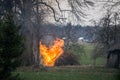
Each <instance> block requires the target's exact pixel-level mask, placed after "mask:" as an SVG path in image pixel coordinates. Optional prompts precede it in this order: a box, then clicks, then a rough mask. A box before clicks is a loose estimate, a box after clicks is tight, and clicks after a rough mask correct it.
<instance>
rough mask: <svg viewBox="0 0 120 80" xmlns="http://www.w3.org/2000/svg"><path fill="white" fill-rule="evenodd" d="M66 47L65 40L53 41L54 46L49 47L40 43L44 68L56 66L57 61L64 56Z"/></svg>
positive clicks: (57, 39)
mask: <svg viewBox="0 0 120 80" xmlns="http://www.w3.org/2000/svg"><path fill="white" fill-rule="evenodd" d="M63 46H64V40H62V39H59V38H56V39H55V40H54V41H53V45H51V46H50V47H47V46H46V45H44V44H42V42H40V55H41V58H42V59H41V64H42V65H44V66H50V67H52V66H54V65H55V62H56V60H57V59H58V58H59V57H60V56H61V55H62V54H63V52H64V51H63V49H62V47H63Z"/></svg>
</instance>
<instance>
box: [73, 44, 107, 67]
mask: <svg viewBox="0 0 120 80" xmlns="http://www.w3.org/2000/svg"><path fill="white" fill-rule="evenodd" d="M82 45H83V46H84V53H83V54H82V55H78V56H77V57H78V60H79V62H80V64H81V65H93V64H94V62H95V61H94V59H93V58H92V55H93V50H94V48H95V46H94V44H92V43H84V44H82ZM74 51H75V52H80V49H78V51H76V50H74ZM105 64H106V59H105V57H99V58H97V59H96V63H95V65H105Z"/></svg>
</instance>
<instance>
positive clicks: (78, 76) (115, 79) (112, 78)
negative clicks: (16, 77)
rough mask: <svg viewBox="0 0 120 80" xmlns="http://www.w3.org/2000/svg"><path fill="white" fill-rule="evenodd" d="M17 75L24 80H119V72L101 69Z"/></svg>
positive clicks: (26, 72)
mask: <svg viewBox="0 0 120 80" xmlns="http://www.w3.org/2000/svg"><path fill="white" fill-rule="evenodd" d="M19 73H20V77H21V78H23V79H24V80H120V77H119V76H120V74H119V70H117V69H106V68H101V67H96V68H95V67H78V66H76V67H74V66H73V67H54V68H49V69H48V70H47V71H37V72H36V71H25V72H22V71H19Z"/></svg>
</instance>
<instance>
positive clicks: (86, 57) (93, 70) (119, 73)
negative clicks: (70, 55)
mask: <svg viewBox="0 0 120 80" xmlns="http://www.w3.org/2000/svg"><path fill="white" fill-rule="evenodd" d="M93 49H94V45H91V44H86V45H85V46H84V50H85V53H84V54H83V55H82V56H78V57H81V58H80V59H79V62H80V64H81V65H76V66H59V67H52V68H42V69H40V68H32V67H25V68H19V69H18V70H17V71H15V72H14V73H19V74H20V78H22V79H23V80H120V70H119V69H111V68H106V67H105V63H106V60H105V58H98V59H97V60H96V65H93V63H94V61H93V59H92V50H93ZM77 52H78V51H77Z"/></svg>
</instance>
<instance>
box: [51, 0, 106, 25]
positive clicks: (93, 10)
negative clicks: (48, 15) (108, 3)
mask: <svg viewBox="0 0 120 80" xmlns="http://www.w3.org/2000/svg"><path fill="white" fill-rule="evenodd" d="M90 1H93V2H94V6H93V7H89V8H85V11H84V12H85V13H86V14H87V16H86V17H85V18H84V20H82V21H77V20H76V19H75V18H74V16H73V15H72V14H71V13H70V12H66V13H64V17H65V18H67V19H66V20H65V21H63V23H66V22H69V21H70V22H73V23H74V24H79V23H80V24H81V25H83V26H86V25H94V24H93V21H96V22H98V21H99V20H100V19H101V18H102V17H103V16H104V15H105V9H104V8H103V4H104V2H96V1H97V0H90ZM98 1H100V0H98ZM59 2H60V7H61V9H63V10H67V9H70V8H69V6H68V3H67V0H64V1H63V0H59ZM61 2H62V3H61ZM56 5H57V4H56ZM56 9H57V7H56ZM58 13H59V11H58ZM68 14H69V15H68ZM58 17H60V16H58ZM51 21H52V20H51Z"/></svg>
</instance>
